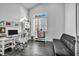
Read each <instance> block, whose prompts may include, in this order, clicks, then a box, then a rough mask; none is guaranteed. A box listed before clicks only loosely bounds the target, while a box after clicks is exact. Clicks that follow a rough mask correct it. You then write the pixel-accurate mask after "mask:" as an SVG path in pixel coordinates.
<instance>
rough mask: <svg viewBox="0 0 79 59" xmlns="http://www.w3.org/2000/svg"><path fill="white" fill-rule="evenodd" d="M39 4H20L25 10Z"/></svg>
mask: <svg viewBox="0 0 79 59" xmlns="http://www.w3.org/2000/svg"><path fill="white" fill-rule="evenodd" d="M38 4H39V3H21V5H22V6H24V7H25V8H27V9H30V8H33V7H34V6H36V5H38Z"/></svg>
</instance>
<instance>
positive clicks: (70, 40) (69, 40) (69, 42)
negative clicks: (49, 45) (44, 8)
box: [60, 34, 75, 55]
mask: <svg viewBox="0 0 79 59" xmlns="http://www.w3.org/2000/svg"><path fill="white" fill-rule="evenodd" d="M60 40H61V42H63V43H64V45H66V47H67V48H68V49H70V51H71V52H70V53H71V54H73V55H74V54H75V37H73V36H70V35H67V34H63V35H62V37H61V39H60Z"/></svg>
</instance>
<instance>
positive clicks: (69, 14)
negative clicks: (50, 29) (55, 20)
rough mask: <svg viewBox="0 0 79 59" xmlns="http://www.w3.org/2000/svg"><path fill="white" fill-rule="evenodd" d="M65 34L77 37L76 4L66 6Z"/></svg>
mask: <svg viewBox="0 0 79 59" xmlns="http://www.w3.org/2000/svg"><path fill="white" fill-rule="evenodd" d="M65 33H67V34H69V35H72V36H76V4H73V3H70V4H65Z"/></svg>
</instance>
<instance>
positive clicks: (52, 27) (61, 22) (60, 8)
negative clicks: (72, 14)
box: [30, 3, 65, 41]
mask: <svg viewBox="0 0 79 59" xmlns="http://www.w3.org/2000/svg"><path fill="white" fill-rule="evenodd" d="M37 12H47V13H48V32H47V33H46V41H52V39H53V38H60V37H61V35H62V33H63V32H65V4H63V3H62V4H55V3H54V4H42V5H39V6H37V7H35V8H33V9H32V10H31V11H30V17H31V21H33V19H34V18H33V15H34V14H35V13H37ZM31 24H32V22H31ZM31 29H32V25H31Z"/></svg>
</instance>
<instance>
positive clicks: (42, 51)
mask: <svg viewBox="0 0 79 59" xmlns="http://www.w3.org/2000/svg"><path fill="white" fill-rule="evenodd" d="M6 56H54V49H53V43H52V42H45V43H44V42H37V41H29V42H28V43H27V47H25V49H24V50H18V49H17V50H12V51H10V52H7V53H6Z"/></svg>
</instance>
